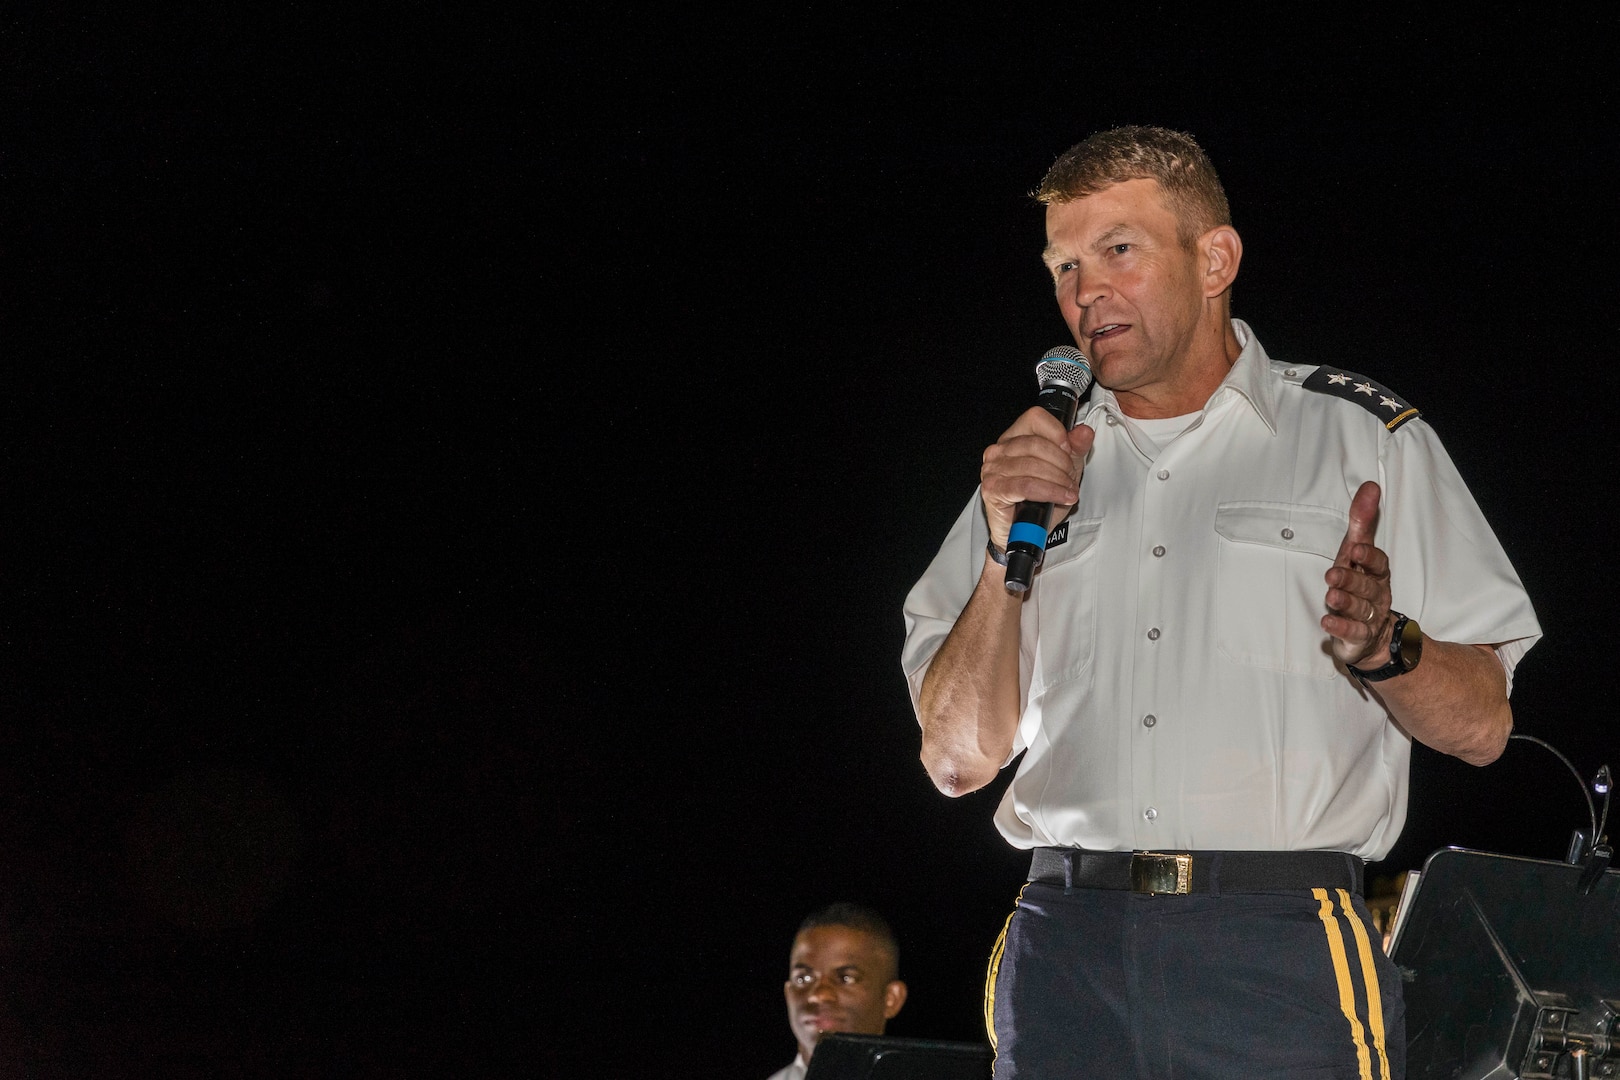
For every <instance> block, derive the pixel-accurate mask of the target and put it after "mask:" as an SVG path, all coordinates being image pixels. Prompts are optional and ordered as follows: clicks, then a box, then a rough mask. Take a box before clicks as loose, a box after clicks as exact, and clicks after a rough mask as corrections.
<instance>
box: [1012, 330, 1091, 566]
mask: <svg viewBox="0 0 1620 1080" xmlns="http://www.w3.org/2000/svg"><path fill="white" fill-rule="evenodd" d="M1035 380H1036V382H1037V383H1039V384H1040V388H1041V391H1040V395H1039V396H1038V397H1037V398H1036V399H1035V404H1037V405H1039V406H1040V407H1041V408H1043V409H1045V410H1046V411H1047V412H1049V413H1051V414H1052V415H1053V416H1055V417H1057V420H1058V423H1060V424H1062V425H1063V430H1065V431H1067V430H1069V429H1070V428H1072V427H1074V422H1075V420H1076V418H1078V417H1079V415H1080V399H1081V398H1082V397H1084V396H1085V393H1086V391H1087V390H1089V389H1090V388H1091V364H1090V362H1089V361H1088V360H1087V359H1086V357H1085V354H1084V353H1082V352H1081V351H1080V350H1079V349H1076V348H1075V347H1073V346H1072V345H1059V346H1057V347H1056V348H1054V349H1048V350H1047V351H1046V355H1045V356H1043V357H1041V362H1040V363H1038V364H1036V365H1035ZM1051 516H1052V504H1051V503H1032V502H1024V503H1019V504H1018V511H1017V513H1016V514H1015V515H1014V516H1013V526H1012V531H1011V532H1010V533H1008V535H1007V591H1008V592H1011V593H1021V592H1025V591H1027V590H1028V589H1029V584H1030V581H1031V580H1032V579H1033V578H1034V577H1035V568H1036V567H1037V566H1039V565H1041V560H1042V559H1043V558H1045V557H1046V534H1047V529H1048V528H1049V527H1050V525H1051V522H1050V521H1049V520H1048V519H1049V518H1050V517H1051Z"/></svg>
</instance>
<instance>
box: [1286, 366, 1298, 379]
mask: <svg viewBox="0 0 1620 1080" xmlns="http://www.w3.org/2000/svg"><path fill="white" fill-rule="evenodd" d="M1283 374H1284V375H1286V376H1288V377H1289V378H1290V379H1292V378H1293V377H1294V376H1295V375H1298V374H1299V371H1298V370H1297V369H1295V368H1289V369H1288V370H1287V371H1285V372H1283Z"/></svg>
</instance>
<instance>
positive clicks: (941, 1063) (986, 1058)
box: [804, 1032, 994, 1080]
mask: <svg viewBox="0 0 1620 1080" xmlns="http://www.w3.org/2000/svg"><path fill="white" fill-rule="evenodd" d="M993 1057H994V1055H993V1054H992V1053H991V1052H990V1048H989V1047H988V1046H985V1045H983V1044H981V1043H967V1042H943V1041H940V1040H937V1039H891V1038H888V1037H887V1036H883V1035H850V1034H847V1033H845V1032H828V1033H827V1034H826V1035H823V1036H822V1037H821V1039H820V1041H818V1042H817V1043H816V1053H815V1056H814V1057H812V1058H811V1059H810V1068H809V1070H808V1071H807V1072H806V1073H805V1075H804V1080H990V1062H991V1060H992V1059H993Z"/></svg>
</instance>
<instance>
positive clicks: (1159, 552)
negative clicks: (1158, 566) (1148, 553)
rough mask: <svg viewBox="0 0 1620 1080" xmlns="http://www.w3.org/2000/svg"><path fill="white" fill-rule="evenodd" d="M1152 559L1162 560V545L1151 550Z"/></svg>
mask: <svg viewBox="0 0 1620 1080" xmlns="http://www.w3.org/2000/svg"><path fill="white" fill-rule="evenodd" d="M1153 557H1154V558H1155V559H1162V558H1164V545H1163V544H1160V545H1159V546H1158V547H1156V548H1154V549H1153Z"/></svg>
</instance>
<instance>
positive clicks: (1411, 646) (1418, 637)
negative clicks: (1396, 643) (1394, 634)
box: [1401, 619, 1423, 671]
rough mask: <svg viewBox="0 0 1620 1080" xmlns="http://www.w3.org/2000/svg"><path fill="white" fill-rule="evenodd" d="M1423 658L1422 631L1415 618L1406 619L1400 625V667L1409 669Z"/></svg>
mask: <svg viewBox="0 0 1620 1080" xmlns="http://www.w3.org/2000/svg"><path fill="white" fill-rule="evenodd" d="M1421 659H1423V631H1422V630H1421V629H1419V628H1418V624H1417V620H1416V619H1407V620H1406V625H1405V626H1403V627H1401V667H1402V668H1404V669H1405V670H1407V671H1411V670H1412V669H1413V668H1415V667H1417V666H1418V661H1419V660H1421Z"/></svg>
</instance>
